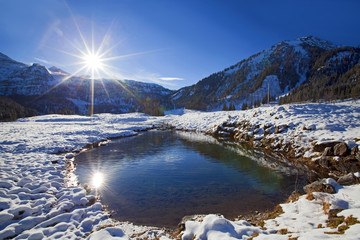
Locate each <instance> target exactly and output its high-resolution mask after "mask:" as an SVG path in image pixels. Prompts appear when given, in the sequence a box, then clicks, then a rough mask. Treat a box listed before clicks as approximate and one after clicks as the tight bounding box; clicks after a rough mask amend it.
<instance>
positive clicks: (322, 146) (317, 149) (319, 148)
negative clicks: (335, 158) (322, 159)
mask: <svg viewBox="0 0 360 240" xmlns="http://www.w3.org/2000/svg"><path fill="white" fill-rule="evenodd" d="M339 143H341V142H323V143H317V144H315V145H314V148H313V150H314V152H323V151H324V150H325V148H327V147H334V146H335V145H336V144H339Z"/></svg>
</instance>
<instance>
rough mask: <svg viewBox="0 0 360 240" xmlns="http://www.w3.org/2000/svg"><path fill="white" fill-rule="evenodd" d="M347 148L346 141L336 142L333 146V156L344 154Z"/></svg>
mask: <svg viewBox="0 0 360 240" xmlns="http://www.w3.org/2000/svg"><path fill="white" fill-rule="evenodd" d="M348 151H349V149H348V147H347V145H346V143H338V144H336V145H335V146H334V155H335V156H346V155H347V153H348Z"/></svg>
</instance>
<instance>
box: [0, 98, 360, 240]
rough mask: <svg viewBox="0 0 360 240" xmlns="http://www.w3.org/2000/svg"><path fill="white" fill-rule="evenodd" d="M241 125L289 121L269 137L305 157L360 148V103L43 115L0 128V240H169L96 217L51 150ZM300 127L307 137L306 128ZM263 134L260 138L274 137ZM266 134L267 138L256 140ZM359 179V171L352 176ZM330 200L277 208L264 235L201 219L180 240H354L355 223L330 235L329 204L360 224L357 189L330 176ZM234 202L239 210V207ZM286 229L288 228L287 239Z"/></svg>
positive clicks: (318, 196) (91, 199) (358, 230)
mask: <svg viewBox="0 0 360 240" xmlns="http://www.w3.org/2000/svg"><path fill="white" fill-rule="evenodd" d="M243 120H247V121H249V122H251V124H253V125H260V128H263V127H264V126H265V125H266V126H267V128H268V129H271V126H275V125H276V126H280V125H283V124H287V125H288V128H287V130H286V131H283V132H282V133H280V134H277V135H276V138H277V139H278V141H283V142H291V143H292V144H293V145H294V146H298V148H299V149H302V150H303V151H306V152H305V153H306V154H307V155H309V156H315V157H316V153H314V152H312V144H314V143H319V142H326V141H343V142H346V143H347V144H348V145H349V146H350V147H354V146H359V145H360V142H359V140H358V139H359V134H360V121H359V120H360V102H359V101H357V102H354V101H347V102H338V103H335V104H325V103H318V104H313V103H311V104H310V103H309V104H296V105H284V106H267V107H261V108H257V109H251V110H247V111H229V112H199V111H191V110H186V109H181V110H177V111H172V112H168V115H166V116H165V117H152V116H148V115H145V114H140V113H129V114H117V115H116V114H99V115H94V116H93V117H84V116H62V115H47V116H37V117H32V118H25V119H20V120H18V121H16V122H4V123H0V134H1V136H2V137H1V139H0V168H1V171H0V176H1V177H0V239H4V238H14V239H42V238H47V239H57V238H61V239H64V238H68V239H80V238H86V237H87V238H89V239H108V238H114V239H136V238H148V239H156V238H159V239H163V240H164V239H171V236H170V235H168V234H167V233H166V232H165V231H164V230H163V229H158V228H153V227H146V226H136V225H133V224H131V223H119V222H116V221H115V220H112V219H111V218H110V217H109V214H108V213H107V212H106V211H103V210H102V209H103V206H102V204H101V202H99V201H98V200H96V198H95V196H94V195H91V194H89V193H87V192H86V190H85V189H84V188H83V187H81V186H78V185H77V180H76V176H74V175H71V174H69V172H67V168H66V167H68V168H72V167H74V166H73V165H71V164H70V166H69V165H68V166H67V164H69V162H68V161H67V160H68V159H71V157H73V154H66V155H59V154H54V153H59V152H69V151H74V150H81V149H82V148H83V147H84V146H85V145H86V144H88V143H95V142H99V141H104V140H107V139H109V138H114V137H120V136H131V135H135V134H138V133H137V131H140V130H146V129H149V128H153V127H156V126H160V125H163V124H169V125H172V126H174V127H175V128H176V129H179V130H180V129H182V130H191V131H197V132H207V131H210V130H211V129H212V128H213V127H214V126H215V125H219V124H221V123H223V122H225V121H226V122H232V121H243ZM304 129H306V130H304ZM179 134H181V135H182V136H183V137H184V138H195V140H197V141H211V140H210V139H209V138H208V137H206V138H205V137H204V138H202V137H201V136H199V135H192V134H186V133H179ZM274 134H275V133H271V132H270V133H269V135H267V136H271V135H273V137H275V135H274ZM256 137H258V138H259V139H261V138H262V137H264V131H259V132H257V133H256ZM356 175H357V176H359V175H360V173H356ZM327 181H328V183H329V184H332V185H333V186H334V187H335V189H336V193H335V194H327V193H314V199H313V200H308V199H307V198H306V196H305V195H304V196H301V197H300V198H299V200H297V201H294V202H289V203H286V204H281V207H282V209H283V211H284V213H282V214H281V215H279V216H278V217H276V218H275V219H270V220H267V221H265V225H264V228H261V227H258V226H252V225H250V224H249V223H247V222H246V221H244V220H237V221H230V220H228V219H225V218H224V217H222V216H218V215H207V216H204V217H203V218H199V219H197V220H191V221H187V222H186V223H185V227H186V228H185V230H184V231H183V232H182V235H181V238H182V239H248V238H250V237H251V236H253V235H254V236H255V238H254V239H289V238H290V237H299V238H298V239H358V236H360V224H355V225H351V226H350V228H349V229H347V230H346V231H345V233H344V234H341V235H339V234H329V232H336V231H337V229H332V228H330V227H327V225H326V220H327V218H328V215H327V214H328V213H327V212H326V211H325V210H324V207H323V206H324V204H325V203H327V204H329V205H330V209H331V208H341V209H344V210H343V211H341V212H340V213H338V216H344V217H345V218H346V217H349V216H350V215H352V216H353V217H356V218H358V219H360V185H352V186H340V185H338V184H337V183H336V182H335V181H334V180H332V179H328V180H327ZM239 204H241V203H239ZM284 229H286V231H285V232H284Z"/></svg>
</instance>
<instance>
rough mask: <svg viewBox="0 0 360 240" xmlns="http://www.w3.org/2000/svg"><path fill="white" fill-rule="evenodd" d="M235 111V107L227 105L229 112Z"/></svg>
mask: <svg viewBox="0 0 360 240" xmlns="http://www.w3.org/2000/svg"><path fill="white" fill-rule="evenodd" d="M234 110H235V105H234V104H232V103H230V105H229V111H234Z"/></svg>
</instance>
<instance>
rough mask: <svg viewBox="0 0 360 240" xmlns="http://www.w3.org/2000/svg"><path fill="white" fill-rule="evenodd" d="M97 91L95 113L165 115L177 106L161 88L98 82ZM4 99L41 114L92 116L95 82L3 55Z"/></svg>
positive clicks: (0, 73) (0, 92)
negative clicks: (136, 112) (174, 105)
mask: <svg viewBox="0 0 360 240" xmlns="http://www.w3.org/2000/svg"><path fill="white" fill-rule="evenodd" d="M94 89H95V91H94V113H103V112H108V113H126V112H134V111H140V112H141V111H142V112H146V113H149V114H155V115H159V114H160V115H161V114H162V112H163V110H164V109H167V108H169V107H170V106H171V107H172V106H173V104H172V103H171V101H170V98H169V96H170V94H171V93H172V91H171V90H169V89H166V88H164V87H162V86H160V85H157V84H151V83H143V82H136V81H131V80H110V79H98V80H97V79H96V80H95V81H94ZM0 95H2V96H6V97H8V98H11V99H13V100H15V101H16V102H18V103H20V104H22V105H23V106H25V107H30V108H34V109H36V110H37V111H38V112H39V113H40V114H47V113H75V114H88V113H89V112H90V105H91V80H90V79H88V78H85V77H77V76H74V77H71V76H70V75H69V74H68V73H66V72H65V71H63V70H61V69H59V68H56V67H51V68H50V69H47V68H46V67H44V66H42V65H39V64H33V65H31V66H28V65H26V64H23V63H19V62H16V61H14V60H13V59H11V58H9V57H7V56H6V55H4V54H0Z"/></svg>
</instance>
